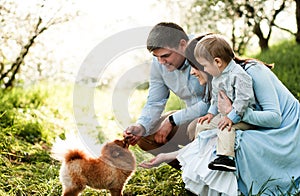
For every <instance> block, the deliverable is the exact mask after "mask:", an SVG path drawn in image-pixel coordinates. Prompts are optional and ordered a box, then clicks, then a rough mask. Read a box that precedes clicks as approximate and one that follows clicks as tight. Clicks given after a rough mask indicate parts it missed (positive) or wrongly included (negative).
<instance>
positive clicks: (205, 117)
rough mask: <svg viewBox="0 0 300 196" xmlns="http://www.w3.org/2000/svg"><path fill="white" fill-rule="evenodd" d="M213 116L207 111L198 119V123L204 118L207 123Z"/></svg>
mask: <svg viewBox="0 0 300 196" xmlns="http://www.w3.org/2000/svg"><path fill="white" fill-rule="evenodd" d="M213 117H214V115H213V114H211V113H207V114H206V115H205V116H202V117H200V118H199V119H198V123H200V124H202V123H203V122H204V121H206V120H207V123H209V122H210V121H211V119H212V118H213Z"/></svg>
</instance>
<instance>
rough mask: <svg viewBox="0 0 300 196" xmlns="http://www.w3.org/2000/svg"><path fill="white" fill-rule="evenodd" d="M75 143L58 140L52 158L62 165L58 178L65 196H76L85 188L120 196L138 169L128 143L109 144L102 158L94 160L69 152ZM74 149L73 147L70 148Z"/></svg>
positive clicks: (117, 141)
mask: <svg viewBox="0 0 300 196" xmlns="http://www.w3.org/2000/svg"><path fill="white" fill-rule="evenodd" d="M71 143H72V141H70V140H68V138H67V139H66V140H61V139H60V138H56V141H55V143H54V144H53V147H52V150H51V153H52V157H53V158H54V159H56V160H58V161H60V162H62V165H61V168H60V174H59V178H60V181H61V183H62V187H63V193H62V195H64V196H76V195H79V193H80V192H82V191H83V190H84V189H85V188H86V186H89V187H91V188H94V189H107V190H109V191H110V193H111V195H112V196H121V195H122V191H123V190H122V189H123V187H124V185H125V183H126V182H127V180H128V179H129V177H130V176H131V174H132V173H133V171H134V169H135V158H134V156H133V154H132V153H131V152H130V151H129V149H128V147H129V144H128V142H127V140H126V139H123V140H115V141H113V142H109V143H106V144H105V145H103V147H102V149H101V155H100V156H99V157H98V158H94V157H92V156H91V155H89V153H87V152H84V150H82V149H79V148H73V149H70V148H69V147H68V145H69V146H70V144H71ZM71 145H73V146H74V143H73V144H71Z"/></svg>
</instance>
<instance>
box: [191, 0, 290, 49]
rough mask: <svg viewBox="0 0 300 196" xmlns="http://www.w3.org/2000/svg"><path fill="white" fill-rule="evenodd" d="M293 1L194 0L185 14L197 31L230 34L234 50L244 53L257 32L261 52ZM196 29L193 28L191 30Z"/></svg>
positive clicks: (266, 47)
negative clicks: (189, 10)
mask: <svg viewBox="0 0 300 196" xmlns="http://www.w3.org/2000/svg"><path fill="white" fill-rule="evenodd" d="M291 2H292V0H281V1H278V0H258V1H248V0H238V1H235V0H223V1H219V0H195V1H194V3H193V4H192V9H191V12H189V14H188V15H187V16H186V18H187V21H188V23H190V24H191V25H190V26H189V27H196V29H197V30H198V31H203V29H204V30H206V29H207V30H206V31H216V32H218V33H222V34H226V35H227V36H229V37H231V41H232V44H233V48H234V50H235V51H236V52H237V53H239V54H243V53H244V52H245V48H246V46H247V44H248V43H249V41H250V39H251V38H252V37H253V36H254V35H256V36H257V37H258V39H259V46H260V48H261V50H262V51H264V50H267V49H268V48H269V45H268V44H269V40H270V37H271V34H272V28H273V27H278V28H280V27H279V26H278V25H276V18H277V16H278V15H279V13H281V12H283V11H285V9H286V8H287V7H288V6H287V4H288V5H289V6H290V4H291ZM194 30H195V29H194Z"/></svg>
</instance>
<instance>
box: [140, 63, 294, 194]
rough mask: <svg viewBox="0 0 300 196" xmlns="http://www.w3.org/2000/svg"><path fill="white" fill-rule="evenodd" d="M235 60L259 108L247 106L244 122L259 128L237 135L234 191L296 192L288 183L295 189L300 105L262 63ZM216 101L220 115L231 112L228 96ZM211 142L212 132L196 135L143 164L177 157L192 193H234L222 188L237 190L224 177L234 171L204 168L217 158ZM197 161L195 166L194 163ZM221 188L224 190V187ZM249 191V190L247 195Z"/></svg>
mask: <svg viewBox="0 0 300 196" xmlns="http://www.w3.org/2000/svg"><path fill="white" fill-rule="evenodd" d="M235 61H236V63H238V64H240V65H241V66H242V67H243V68H244V69H245V71H246V72H247V73H248V74H249V75H250V76H251V77H252V80H253V89H254V93H255V97H256V101H257V103H258V105H259V106H260V107H261V111H254V110H251V109H250V108H248V109H247V111H246V112H245V114H244V117H243V119H242V120H243V121H244V122H248V123H250V122H251V123H252V124H253V123H254V122H255V125H256V126H258V128H257V130H247V131H246V132H243V131H240V130H237V131H236V140H235V143H236V145H235V156H236V165H237V172H236V177H237V183H238V189H239V191H241V192H242V193H243V194H244V195H248V194H250V193H251V194H257V193H258V192H259V191H260V188H262V187H263V186H264V185H265V183H267V184H266V185H265V186H266V190H265V191H264V193H265V194H279V193H286V192H287V191H291V189H292V188H294V187H291V185H293V183H292V179H294V180H295V184H294V185H295V186H296V185H299V181H300V164H299V163H300V156H299V149H300V105H299V101H298V100H297V99H296V98H295V97H294V96H293V95H292V94H291V92H289V90H288V89H287V88H286V87H285V86H284V85H283V84H282V83H281V81H280V80H279V79H278V78H277V77H276V76H275V74H274V73H273V72H272V71H270V69H269V68H268V67H267V66H265V65H264V64H263V63H261V62H259V61H257V60H254V59H239V58H235ZM219 98H220V99H219V104H218V107H219V110H220V112H222V113H228V112H229V111H231V104H230V103H229V102H228V98H227V97H226V95H225V94H224V93H220V95H219ZM263 127H270V128H263ZM215 138H216V130H211V131H207V132H203V133H200V134H199V135H198V138H197V139H196V140H194V142H192V143H191V144H189V145H187V146H186V147H184V148H183V149H182V150H180V151H177V152H173V153H170V154H162V155H158V156H157V157H156V158H154V159H153V160H151V161H150V162H149V163H144V164H142V166H145V167H148V168H149V167H153V165H154V166H155V165H158V164H159V163H161V162H163V161H164V159H165V158H166V159H170V157H171V156H177V159H179V161H180V163H181V165H182V166H183V167H182V169H183V180H184V182H185V183H186V186H187V188H188V189H190V190H191V191H193V192H195V193H196V194H200V195H205V194H206V195H213V194H218V193H225V194H226V193H228V194H229V195H231V194H232V193H234V194H237V193H236V192H234V190H222V188H226V187H235V185H234V181H235V176H232V175H229V176H228V174H230V173H232V172H221V171H218V172H219V173H217V174H216V173H215V172H216V171H213V170H209V169H208V168H207V167H204V166H207V162H208V161H210V160H211V159H213V158H214V156H215V154H214V152H215V151H214V145H215V141H214V140H215ZM203 153H207V154H203ZM199 155H202V156H199ZM195 163H198V164H197V165H195ZM203 165H204V166H203ZM187 168H195V169H194V170H193V171H195V172H194V173H192V174H191V173H190V172H188V171H187ZM199 168H201V169H199ZM200 170H201V171H200ZM210 177H211V178H212V179H213V180H211V181H205V180H203V179H206V180H207V179H211V178H210ZM218 179H220V180H222V179H227V181H224V180H223V181H218V182H216V180H218ZM220 182H221V183H220ZM209 183H214V184H209ZM231 183H232V184H231ZM223 184H226V186H225V187H224V186H222V185H223ZM193 188H194V190H193ZM195 188H196V189H195ZM233 189H234V188H233ZM249 190H251V192H250V193H249ZM201 191H202V192H201ZM205 191H206V193H205Z"/></svg>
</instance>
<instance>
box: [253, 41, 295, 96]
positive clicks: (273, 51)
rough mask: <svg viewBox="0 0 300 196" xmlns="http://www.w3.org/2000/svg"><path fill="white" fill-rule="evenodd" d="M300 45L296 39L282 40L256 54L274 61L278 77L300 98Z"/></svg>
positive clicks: (268, 61) (262, 58) (266, 60)
mask: <svg viewBox="0 0 300 196" xmlns="http://www.w3.org/2000/svg"><path fill="white" fill-rule="evenodd" d="M299 54H300V45H297V44H296V42H295V41H282V42H280V43H278V44H276V45H274V46H272V47H271V48H270V50H269V51H266V52H264V53H260V54H257V55H254V57H255V58H258V59H260V60H262V61H264V62H266V63H274V64H275V67H274V69H273V71H274V73H275V74H276V75H277V77H278V78H279V79H280V80H281V81H282V83H284V84H285V85H286V87H287V88H288V89H289V90H290V91H291V92H292V93H293V94H294V95H295V97H297V98H298V100H300V66H299V65H300V55H299Z"/></svg>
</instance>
